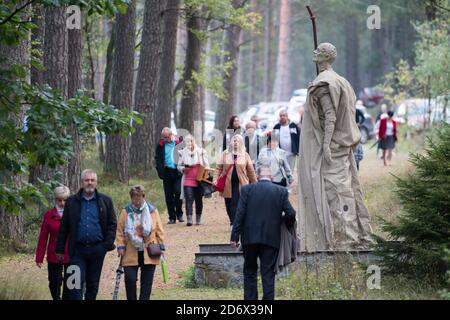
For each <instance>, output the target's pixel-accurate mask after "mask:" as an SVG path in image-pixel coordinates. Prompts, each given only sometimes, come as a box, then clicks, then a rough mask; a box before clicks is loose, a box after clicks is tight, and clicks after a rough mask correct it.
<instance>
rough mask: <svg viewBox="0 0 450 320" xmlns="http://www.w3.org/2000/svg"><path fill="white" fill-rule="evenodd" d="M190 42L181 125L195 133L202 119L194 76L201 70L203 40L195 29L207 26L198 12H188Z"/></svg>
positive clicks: (188, 45)
mask: <svg viewBox="0 0 450 320" xmlns="http://www.w3.org/2000/svg"><path fill="white" fill-rule="evenodd" d="M187 15H188V17H187V18H186V19H187V29H188V34H187V37H188V43H187V49H186V65H185V69H184V76H183V79H184V82H185V85H184V88H183V95H182V98H181V110H180V127H181V128H183V129H185V130H188V131H189V132H190V133H191V134H194V122H195V121H196V120H200V97H199V90H198V87H199V85H198V83H197V81H196V80H195V79H193V78H192V75H193V73H194V72H199V71H200V58H201V53H202V45H203V41H202V40H201V39H199V38H198V37H197V35H196V34H195V31H203V30H204V29H205V28H206V25H205V22H204V19H201V18H198V17H197V15H199V14H198V13H197V12H189V13H187Z"/></svg>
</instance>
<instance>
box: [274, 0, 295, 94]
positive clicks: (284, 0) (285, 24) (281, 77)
mask: <svg viewBox="0 0 450 320" xmlns="http://www.w3.org/2000/svg"><path fill="white" fill-rule="evenodd" d="M280 5H281V7H280V32H279V39H278V41H279V42H278V43H279V44H278V58H277V69H276V77H275V84H274V92H273V100H274V101H286V100H288V99H289V97H290V93H291V85H290V77H289V53H288V49H289V45H288V44H289V33H290V27H289V23H290V12H289V0H281V4H280Z"/></svg>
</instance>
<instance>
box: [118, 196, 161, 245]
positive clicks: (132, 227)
mask: <svg viewBox="0 0 450 320" xmlns="http://www.w3.org/2000/svg"><path fill="white" fill-rule="evenodd" d="M125 210H126V211H127V214H128V215H127V221H126V223H125V236H126V237H128V239H129V240H130V241H131V243H132V245H133V246H134V247H135V248H136V249H137V250H138V251H143V250H144V238H146V237H148V236H149V235H150V234H151V233H152V229H153V221H152V217H151V215H150V213H151V212H153V211H154V210H155V207H153V206H152V205H151V204H148V203H147V202H144V204H143V205H142V207H140V208H136V207H135V206H134V205H133V204H129V205H128V206H127V207H126V208H125ZM139 226H140V227H142V229H143V237H140V236H138V233H137V230H136V229H137V227H139Z"/></svg>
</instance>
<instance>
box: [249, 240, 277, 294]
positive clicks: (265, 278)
mask: <svg viewBox="0 0 450 320" xmlns="http://www.w3.org/2000/svg"><path fill="white" fill-rule="evenodd" d="M243 250H244V252H243V254H244V299H245V300H258V285H257V279H258V263H257V260H258V258H259V263H260V272H261V278H262V286H263V300H274V299H275V271H274V268H275V264H276V262H277V257H278V249H276V248H273V247H270V246H266V245H263V244H249V245H245V246H243Z"/></svg>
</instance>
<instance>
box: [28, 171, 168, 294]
mask: <svg viewBox="0 0 450 320" xmlns="http://www.w3.org/2000/svg"><path fill="white" fill-rule="evenodd" d="M81 183H82V188H81V189H80V190H79V191H78V192H77V193H76V194H73V195H70V190H69V189H68V188H67V187H65V186H60V187H57V188H56V189H55V202H56V203H55V207H54V208H52V209H51V210H49V211H48V212H47V213H46V214H45V215H44V218H43V222H42V225H41V230H40V235H39V241H38V245H37V249H36V264H37V266H38V267H41V266H42V264H43V260H44V256H45V254H46V255H47V262H48V279H49V288H50V292H51V295H52V298H53V299H54V300H60V299H64V300H82V299H83V298H84V299H86V300H95V299H96V297H97V293H98V290H99V284H100V277H101V273H102V268H103V261H104V258H105V255H106V253H107V252H108V251H112V250H114V249H115V248H116V247H117V252H118V255H119V256H120V257H121V262H122V265H123V267H124V272H125V288H126V295H127V299H129V300H135V299H136V298H137V293H136V291H137V290H136V279H137V273H138V270H139V269H141V276H140V279H141V291H140V296H139V299H141V300H148V299H149V298H150V295H151V289H152V283H153V275H154V272H155V267H156V265H158V264H159V263H160V256H150V255H149V252H148V250H146V249H147V247H148V246H149V245H150V244H157V245H158V246H159V248H160V250H161V251H164V250H165V245H164V230H163V227H162V223H161V219H160V216H159V213H158V210H157V209H156V207H155V206H154V205H152V204H151V203H150V202H148V201H147V200H146V199H145V189H144V187H142V186H140V185H136V186H133V187H132V188H131V190H130V203H129V204H128V205H126V206H125V207H124V208H123V209H122V210H121V212H120V215H119V220H118V222H117V219H116V214H115V210H114V205H113V202H112V199H111V198H110V197H109V196H107V195H105V194H103V193H100V192H98V191H97V174H96V173H95V172H94V171H93V170H90V169H86V170H84V171H83V172H82V174H81ZM61 288H62V290H61Z"/></svg>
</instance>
